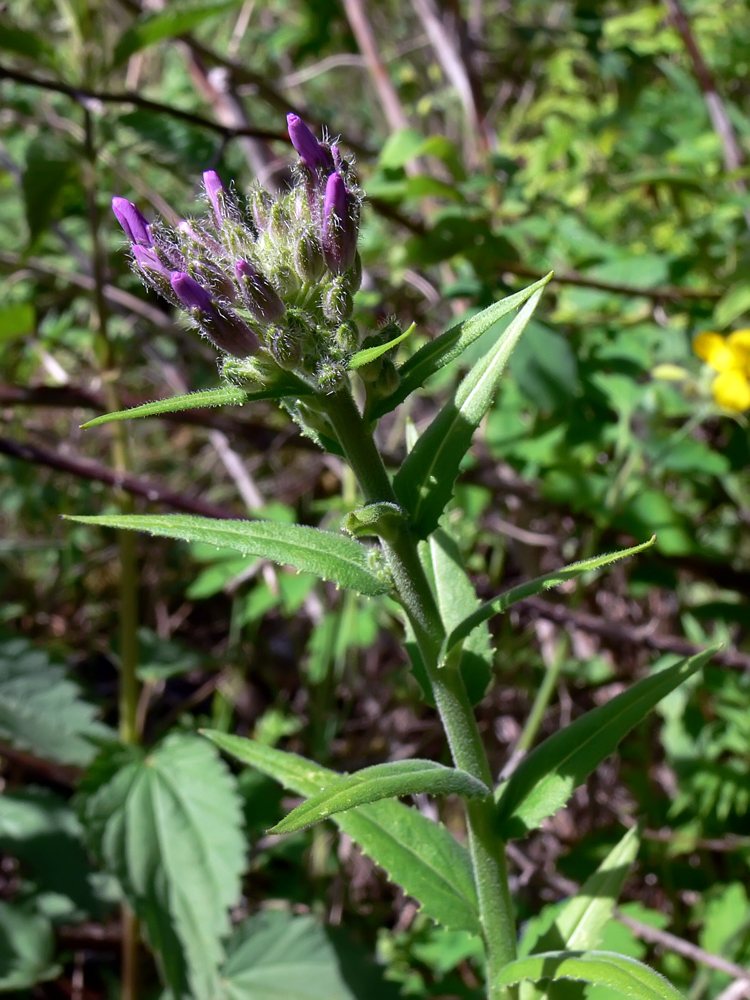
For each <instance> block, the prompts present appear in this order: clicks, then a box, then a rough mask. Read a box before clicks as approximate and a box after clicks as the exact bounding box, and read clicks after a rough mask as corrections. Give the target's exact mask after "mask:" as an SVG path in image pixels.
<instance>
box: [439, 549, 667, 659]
mask: <svg viewBox="0 0 750 1000" xmlns="http://www.w3.org/2000/svg"><path fill="white" fill-rule="evenodd" d="M655 541H656V535H653V536H652V537H651V538H650V539H649V540H648V541H647V542H641V544H640V545H634V546H633V547H632V548H629V549H621V550H620V551H619V552H608V553H606V554H605V555H603V556H594V557H593V558H592V559H582V560H581V561H580V562H577V563H571V565H570V566H563V568H562V569H558V570H554V571H553V572H552V573H545V574H544V576H537V577H535V578H534V579H533V580H528V581H527V582H526V583H520V584H519V585H518V586H517V587H511V589H510V590H506V591H505V592H504V593H503V594H500V595H498V596H497V597H493V598H492V600H491V601H487V602H486V604H482V605H481V607H478V608H477V609H476V611H473V612H472V613H471V614H470V615H468V616H467V617H466V618H464V619H463V621H462V622H460V623H459V624H458V625H457V626H456V627H455V628H454V629H452V630H451V632H450V634H449V635H448V637H447V638H446V640H445V642H444V643H443V648H442V651H441V654H440V660H441V662H442V663H444V662H445V660H446V659H447V658H448V654H449V653H450V651H451V650H452V649H453V647H454V646H456V645H457V644H458V643H459V642H461V641H462V640H463V639H465V638H466V637H467V636H468V635H469V634H470V633H471V632H473V631H474V629H475V628H476V627H477V625H481V624H482V622H485V621H487V620H488V619H489V618H492V617H493V616H494V615H500V614H502V613H503V612H504V611H507V610H508V608H509V607H510V606H511V604H515V603H516V602H517V601H523V600H525V599H526V598H527V597H531V596H533V595H534V594H539V593H541V592H542V591H543V590H551V589H552V587H559V586H560V584H561V583H565V582H566V581H567V580H573V579H575V577H577V576H580V575H581V574H582V573H588V572H589V571H590V570H594V569H601V568H602V566H609V565H610V564H611V563H614V562H618V561H619V560H620V559H626V558H627V557H628V556H634V555H637V554H638V553H639V552H643V551H644V550H645V549H648V548H650V547H651V546H652V545H653V544H654V542H655Z"/></svg>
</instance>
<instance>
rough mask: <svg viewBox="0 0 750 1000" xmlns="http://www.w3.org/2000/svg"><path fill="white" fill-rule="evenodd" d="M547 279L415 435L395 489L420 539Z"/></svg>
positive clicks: (433, 522) (439, 508)
mask: <svg viewBox="0 0 750 1000" xmlns="http://www.w3.org/2000/svg"><path fill="white" fill-rule="evenodd" d="M545 284H546V279H544V280H543V281H541V282H537V286H538V287H537V290H536V291H535V292H534V293H533V294H532V295H531V296H530V298H529V300H528V302H527V303H526V304H525V305H524V307H523V309H521V311H520V312H519V313H518V315H517V316H516V317H515V318H514V319H513V320H512V321H511V322H510V323H509V324H508V326H507V328H506V329H505V330H504V331H503V333H502V334H501V335H500V336H499V337H498V339H497V341H496V343H495V344H494V346H493V347H492V348H491V350H490V351H488V352H487V354H486V355H485V356H484V357H483V358H482V359H481V360H480V361H478V362H477V363H476V364H475V365H474V367H473V368H472V369H471V371H470V372H469V373H468V375H467V376H466V377H465V378H464V379H463V381H462V382H461V383H460V385H459V386H458V388H457V389H456V391H455V393H454V394H453V398H452V399H450V400H449V401H448V402H447V403H446V404H445V405H444V406H443V408H442V409H441V410H440V412H439V413H438V415H437V416H436V417H435V419H434V420H433V421H432V423H431V424H430V426H429V427H428V428H427V430H426V431H425V432H424V434H422V436H421V437H420V438H419V440H418V441H417V443H416V444H415V445H414V447H413V448H412V450H411V451H410V452H409V454H408V455H407V456H406V459H405V461H404V464H403V465H402V466H401V468H400V469H399V471H398V474H397V475H396V478H395V480H394V483H393V485H394V488H395V490H396V493H397V495H398V497H399V500H400V501H401V502H402V503H403V505H404V506H405V507H406V509H407V510H408V511H409V512H410V514H411V517H412V522H413V524H414V527H415V531H416V533H417V535H418V536H419V537H420V538H424V537H426V536H427V535H429V534H430V532H431V531H434V529H435V528H436V527H437V523H438V519H439V517H440V515H441V514H442V513H443V509H444V507H445V505H446V504H447V503H448V501H449V500H450V497H451V494H452V492H453V483H454V481H455V479H456V476H457V475H458V469H459V465H460V464H461V459H462V458H463V457H464V455H465V454H466V452H467V451H468V449H469V446H470V444H471V439H472V436H473V434H474V431H475V430H476V428H477V427H478V425H479V422H480V420H481V419H482V417H483V416H484V414H485V413H486V412H487V410H488V409H489V407H490V406H491V404H492V400H493V399H494V396H495V392H496V391H497V386H498V383H499V381H500V377H501V375H502V373H503V370H504V368H505V364H506V362H507V360H508V358H509V357H510V354H511V352H512V350H513V348H514V347H515V346H516V343H517V342H518V339H519V337H520V336H521V334H522V333H523V331H524V328H525V327H526V324H527V323H528V322H529V320H530V319H531V317H532V315H533V313H534V310H535V309H536V307H537V305H538V303H539V299H540V298H541V296H542V292H543V291H544V285H545Z"/></svg>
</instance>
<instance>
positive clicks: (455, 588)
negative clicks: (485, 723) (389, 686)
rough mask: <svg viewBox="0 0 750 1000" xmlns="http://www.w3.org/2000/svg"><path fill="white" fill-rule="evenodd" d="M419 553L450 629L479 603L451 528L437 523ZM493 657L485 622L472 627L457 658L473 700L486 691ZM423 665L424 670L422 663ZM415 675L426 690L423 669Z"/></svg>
mask: <svg viewBox="0 0 750 1000" xmlns="http://www.w3.org/2000/svg"><path fill="white" fill-rule="evenodd" d="M419 557H420V559H421V561H422V565H423V566H424V568H425V572H426V573H427V576H428V578H429V580H430V581H431V583H432V585H433V588H434V591H435V596H436V597H437V602H438V608H439V609H440V617H441V618H442V620H443V625H444V626H445V630H446V632H449V631H451V629H453V628H455V627H456V626H457V625H458V623H459V622H461V621H464V620H465V619H466V617H467V616H468V615H470V614H472V613H473V612H474V611H475V610H476V609H477V607H478V606H479V599H478V598H477V595H476V591H475V590H474V586H473V585H472V582H471V580H470V579H469V577H468V576H467V575H466V570H465V569H464V565H463V560H462V558H461V552H460V551H459V548H458V545H457V544H456V541H455V539H454V538H453V537H452V535H451V534H450V532H449V531H448V530H447V529H446V528H444V527H440V528H438V529H437V531H434V532H433V533H432V534H431V535H430V537H429V538H428V539H427V541H426V542H420V544H419ZM493 657H494V650H493V648H492V638H491V636H490V630H489V627H488V625H487V624H486V622H485V623H483V624H481V625H480V627H478V628H476V629H473V630H472V633H471V635H470V636H469V638H468V639H467V641H466V642H465V643H464V645H463V648H462V649H461V659H460V661H459V669H460V670H461V673H462V675H463V678H464V683H465V685H466V691H467V694H468V695H469V698H470V699H471V702H472V704H476V703H477V702H479V701H481V700H482V698H483V697H484V695H485V692H486V691H487V685H488V684H489V682H490V678H491V676H492V661H493ZM422 669H423V670H424V665H423V664H422ZM417 679H418V680H419V682H420V684H422V686H423V688H424V689H425V690H427V687H428V686H429V680H428V679H427V675H426V672H425V673H424V676H423V677H422V676H421V675H420V676H418V677H417ZM426 685H427V687H426Z"/></svg>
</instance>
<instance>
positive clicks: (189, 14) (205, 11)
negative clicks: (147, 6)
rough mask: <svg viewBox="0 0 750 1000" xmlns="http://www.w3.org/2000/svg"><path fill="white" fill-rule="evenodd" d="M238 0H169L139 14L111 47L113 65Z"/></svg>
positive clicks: (181, 33)
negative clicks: (178, 0)
mask: <svg viewBox="0 0 750 1000" xmlns="http://www.w3.org/2000/svg"><path fill="white" fill-rule="evenodd" d="M241 3H242V0H210V2H208V3H206V2H202V3H190V4H188V3H182V4H177V3H171V4H169V6H168V7H167V8H166V9H165V10H163V11H159V12H158V13H155V14H145V15H143V16H142V17H139V18H138V20H137V21H136V22H135V24H133V25H132V27H130V28H128V30H127V31H126V32H125V33H124V34H123V35H122V37H121V38H120V39H119V41H118V42H117V45H116V47H115V54H114V61H113V66H120V65H121V64H122V63H124V62H125V60H126V59H129V58H130V57H131V56H132V55H133V53H135V52H140V51H141V50H142V49H145V48H148V46H149V45H154V44H155V43H156V42H160V41H162V40H163V39H165V38H174V37H175V36H176V35H184V34H185V33H186V32H188V31H192V29H193V28H196V27H198V25H199V24H202V23H203V21H205V20H206V19H207V18H209V17H213V15H214V14H222V13H224V12H225V11H228V10H232V8H233V7H239V6H240V4H241Z"/></svg>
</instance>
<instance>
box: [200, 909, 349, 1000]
mask: <svg viewBox="0 0 750 1000" xmlns="http://www.w3.org/2000/svg"><path fill="white" fill-rule="evenodd" d="M228 952H229V957H228V958H227V961H226V964H225V966H224V968H223V969H222V971H221V991H220V993H219V994H218V1000H355V994H354V993H352V992H351V990H350V989H349V987H348V986H347V984H346V982H345V981H344V979H343V977H342V975H341V970H340V968H339V961H338V956H337V955H336V951H335V949H334V947H333V945H332V944H331V942H330V941H329V940H328V937H327V936H326V933H325V931H324V930H323V928H322V927H321V926H320V925H319V924H318V922H317V921H316V920H315V918H314V917H311V916H299V917H297V916H292V915H291V914H289V913H287V912H286V911H284V910H265V911H262V912H261V913H257V914H256V915H255V916H253V917H250V919H249V920H246V921H244V922H243V923H242V924H241V925H240V926H239V927H238V928H237V930H236V932H235V934H234V936H233V938H232V941H231V942H230V944H229V947H228Z"/></svg>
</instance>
